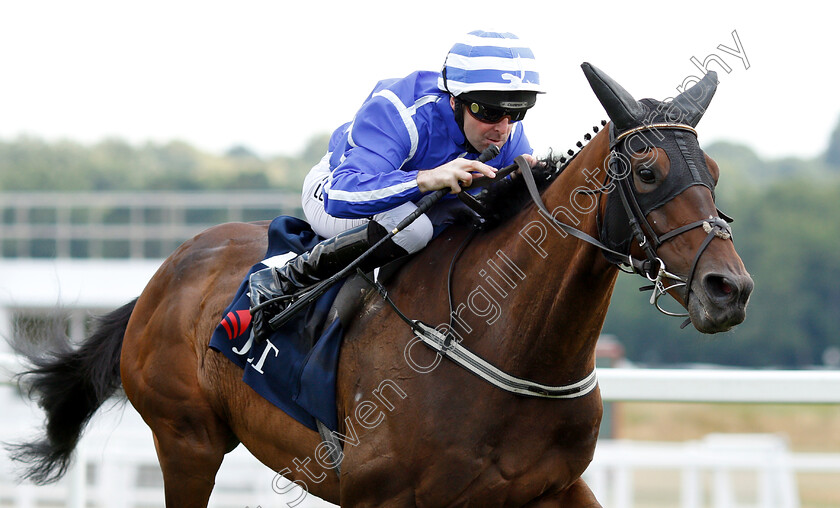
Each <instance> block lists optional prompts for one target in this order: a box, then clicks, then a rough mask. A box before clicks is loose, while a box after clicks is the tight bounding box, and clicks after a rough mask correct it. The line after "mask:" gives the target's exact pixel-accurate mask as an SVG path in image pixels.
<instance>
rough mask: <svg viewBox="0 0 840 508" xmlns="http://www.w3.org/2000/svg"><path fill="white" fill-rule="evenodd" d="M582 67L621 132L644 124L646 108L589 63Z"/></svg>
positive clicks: (584, 63)
mask: <svg viewBox="0 0 840 508" xmlns="http://www.w3.org/2000/svg"><path fill="white" fill-rule="evenodd" d="M580 66H581V68H582V69H583V73H584V74H585V75H586V79H588V80H589V86H591V87H592V90H593V91H594V92H595V95H596V96H597V97H598V100H599V101H601V105H602V106H604V109H605V110H606V111H607V115H609V117H610V120H612V121H613V123H615V127H616V128H617V129H618V130H619V131H622V130H624V129H629V128H631V127H637V126H639V125H640V124H641V123H642V122H643V119H644V116H645V109H644V107H643V106H642V105H641V104H639V103H638V102H637V101H636V99H634V98H633V96H632V95H630V93H629V92H628V91H627V90H625V89H624V87H622V86H621V85H619V84H618V83H616V82H615V80H613V79H612V78H611V77H609V76H607V75H606V73H604V71H602V70H601V69H599V68H597V67H595V66H594V65H592V64H590V63H589V62H583V63H582V64H581V65H580Z"/></svg>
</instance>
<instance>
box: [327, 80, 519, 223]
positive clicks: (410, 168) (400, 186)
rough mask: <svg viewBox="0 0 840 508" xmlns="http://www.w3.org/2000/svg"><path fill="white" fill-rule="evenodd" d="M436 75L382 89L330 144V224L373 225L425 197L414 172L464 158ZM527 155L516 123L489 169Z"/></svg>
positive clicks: (396, 82) (376, 90)
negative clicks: (357, 221)
mask: <svg viewBox="0 0 840 508" xmlns="http://www.w3.org/2000/svg"><path fill="white" fill-rule="evenodd" d="M439 76H440V73H437V72H429V71H419V72H415V73H412V74H410V75H408V76H406V77H405V78H402V79H391V80H385V81H380V82H379V83H378V84H377V85H376V87H375V88H374V89H373V91H372V92H371V94H370V95H369V96H368V98H367V99H366V100H365V102H364V103H363V104H362V107H361V108H360V109H359V111H358V112H357V113H356V116H355V118H354V119H353V121H352V122H350V123H347V124H345V125H342V126H341V127H339V128H338V129H337V130H336V131H335V132H334V133H333V134H332V137H331V138H330V143H329V152H331V153H332V156H331V158H330V171H331V174H330V178H329V180H328V181H327V184H326V185H325V186H324V207H325V209H326V212H327V213H328V214H329V215H332V216H333V217H339V218H360V217H370V216H373V215H375V214H377V213H380V212H384V211H386V210H390V209H392V208H394V207H396V206H399V205H401V204H403V203H405V202H407V201H417V200H418V199H420V198H421V197H422V193H421V192H420V189H418V187H417V171H418V170H425V169H433V168H436V167H438V166H440V165H442V164H445V163H447V162H449V161H451V160H453V159H455V158H457V157H461V156H465V157H466V158H468V159H475V158H477V154H466V152H465V148H464V147H465V139H464V134H463V133H462V132H461V129H460V128H459V127H458V125H457V123H456V122H455V115H454V114H453V111H452V107H451V106H450V104H449V94H448V93H446V92H442V91H441V90H440V89H439V88H438V77H439ZM523 153H528V154H530V153H532V150H531V145H530V144H529V143H528V139H527V138H526V137H525V133H524V131H523V129H522V125H521V124H520V123H516V124H514V125H513V129H512V131H511V134H510V137H509V138H508V141H507V143H505V145H504V146H503V147H502V148H501V153H500V154H499V155H498V156H497V157H496V158H495V159H493V160H492V161H490V163H489V164H490V165H491V166H493V167H496V168H503V167H505V166H508V165H510V164H512V163H513V159H514V158H516V157H517V156H519V155H522V154H523Z"/></svg>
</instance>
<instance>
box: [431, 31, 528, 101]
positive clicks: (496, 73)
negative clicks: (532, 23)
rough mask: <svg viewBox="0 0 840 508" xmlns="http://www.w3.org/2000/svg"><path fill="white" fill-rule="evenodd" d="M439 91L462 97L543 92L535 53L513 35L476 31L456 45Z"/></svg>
mask: <svg viewBox="0 0 840 508" xmlns="http://www.w3.org/2000/svg"><path fill="white" fill-rule="evenodd" d="M441 74H442V75H441V77H440V78H438V88H440V89H441V90H442V91H445V92H449V93H451V94H452V95H455V96H458V95H461V94H462V93H468V92H475V91H511V92H513V91H517V92H520V91H521V92H540V93H542V92H543V88H542V86H540V74H539V72H538V71H537V62H536V60H535V59H534V53H533V52H532V51H531V49H530V48H528V47H526V46H525V45H524V44H523V43H522V41H521V40H520V39H519V38H518V37H517V36H515V35H513V34H512V33H508V32H505V33H499V32H484V31H481V30H476V31H474V32H470V33H468V34H467V35H465V36H464V38H463V39H462V40H460V41H458V42H456V43H455V45H454V46H452V49H450V50H449V54H448V55H447V56H446V62H444V64H443V70H442V72H441Z"/></svg>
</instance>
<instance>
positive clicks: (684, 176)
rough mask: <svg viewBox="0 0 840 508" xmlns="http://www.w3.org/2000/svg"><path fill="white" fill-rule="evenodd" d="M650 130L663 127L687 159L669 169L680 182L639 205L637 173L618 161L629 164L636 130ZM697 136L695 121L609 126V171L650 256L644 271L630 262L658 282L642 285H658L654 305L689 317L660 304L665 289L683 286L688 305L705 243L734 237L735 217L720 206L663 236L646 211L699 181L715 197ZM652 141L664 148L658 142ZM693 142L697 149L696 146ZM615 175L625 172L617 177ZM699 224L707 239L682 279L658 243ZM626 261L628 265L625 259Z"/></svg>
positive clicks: (634, 234)
mask: <svg viewBox="0 0 840 508" xmlns="http://www.w3.org/2000/svg"><path fill="white" fill-rule="evenodd" d="M649 130H656V131H659V135H660V137H661V138H662V139H663V140H664V141H666V142H668V141H671V140H673V144H674V145H676V147H677V149H678V152H679V154H680V155H681V156H682V158H683V159H682V160H683V161H684V164H683V163H678V164H676V165H675V166H676V168H674V167H672V168H671V171H669V174H668V176H667V177H666V181H667V180H668V179H670V178H673V179H675V180H676V183H673V182H672V183H671V185H670V186H669V187H668V188H666V189H665V190H666V194H665V195H661V196H656V197H655V199H654V201H655V202H653V203H644V204H640V202H639V196H638V195H637V193H636V192H635V190H634V186H633V183H632V178H633V176H632V172H631V171H629V170H628V171H626V174H624V173H622V172H620V171H619V168H618V165H619V164H620V161H622V160H623V161H625V163H627V161H629V154H628V151H629V149H628V147H627V140H628V139H629V138H630V137H631V136H633V135H635V134H638V133H641V132H643V131H649ZM663 131H664V133H663ZM686 133H688V135H690V136H692V138H691V139H687V138H688V136H687V135H686ZM666 136H667V137H666ZM696 140H697V131H695V130H694V128H692V127H691V126H688V125H685V124H680V123H655V124H648V125H642V126H640V127H636V128H633V129H629V130H627V131H624V132H622V133H620V134H618V135H616V134H615V130H614V125H613V124H611V125H610V152H611V156H610V161H609V165H610V171H608V178H610V177H612V178H614V179H615V180H616V183H617V187H618V189H619V193H618V194H619V197H620V198H621V205H622V207H623V209H624V212H625V214H626V217H627V218H628V220H629V223H628V226H629V228H630V233H631V234H632V237H633V239H635V240H636V242H637V243H638V245H639V247H640V248H641V249H642V251H643V252H644V253H645V256H646V257H647V260H646V261H644V262H643V263H642V266H643V268H642V270H641V271H640V270H638V269H637V268H636V266H635V264H634V263H632V261H631V263H630V266H631V267H633V271H634V272H636V273H640V274H641V275H644V276H645V277H646V278H647V279H648V280H650V281H651V282H652V283H653V285H652V286H646V287H644V288H642V290H645V289H652V290H653V293H652V294H651V298H650V303H651V304H652V305H655V306H656V308H657V309H659V311H660V312H662V313H664V314H667V315H670V316H679V317H685V316H688V313H687V312H686V313H675V312H670V311H667V310H665V309H663V308H662V306H660V305H659V298H660V297H661V296H663V295H664V294H666V293H667V292H668V291H669V290H672V289H678V288H681V287H683V288H685V289H684V296H683V299H684V305H685V307H686V308H687V307H688V299H689V295H690V294H691V284H692V282H693V280H694V274H695V272H696V270H697V264H698V262H699V260H700V256H702V255H703V252H704V251H705V250H706V248H707V247H708V246H709V244H710V243H711V241H712V240H713V239H714V238H721V239H723V240H730V239H732V229H731V228H730V226H729V222H732V219H731V218H730V217H728V216H727V215H726V214H724V213H723V212H721V211H720V210H717V213H718V216H717V217H715V216H711V215H710V216H709V217H707V218H704V219H699V220H696V221H694V222H691V223H689V224H686V225H684V226H680V227H678V228H675V229H672V230H671V231H668V232H666V233H663V234H661V235H660V234H659V233H657V232H656V230H654V229H653V226H651V224H650V223H649V222H648V220H647V214H648V213H650V211H651V210H653V209H654V208H656V207H659V206H662V205H663V204H665V203H667V202H668V201H670V200H671V199H673V198H675V197H676V196H678V195H679V194H680V193H682V192H683V191H684V190H686V189H687V188H688V187H691V186H694V185H703V186H705V187H707V188H708V189H709V190H710V191H711V192H712V197H713V198H714V180H713V179H712V177H711V173H710V172H709V169H708V167H707V165H706V164H705V161H704V160H701V161H697V160H695V158H697V156H698V155H699V154H701V153H702V152H700V150H699V147H697V145H696ZM689 142H691V143H689ZM652 146H653V147H657V148H661V147H659V146H656V145H652ZM692 147H696V148H695V149H692ZM666 153H667V152H666ZM628 166H629V164H628ZM680 166H684V167H680ZM674 169H676V170H677V174H672V173H673V172H674V171H673V170H674ZM616 175H624V176H623V177H616ZM660 185H665V182H663V183H662V184H660ZM657 199H658V200H657ZM605 222H606V221H605ZM700 227H702V228H703V230H704V231H705V232H706V238H705V239H704V240H703V242H702V243H701V244H700V247H699V249H698V250H697V253H696V254H695V256H694V260H693V261H692V263H691V268H690V269H689V271H688V276H687V277H685V278H683V277H681V276H679V275H675V274H673V273H670V272H668V270H667V269H666V267H665V263H664V262H663V261H662V259H661V258H660V257H659V256H658V255H657V250H658V249H659V247H661V246H662V244H664V243H665V242H667V241H669V240H671V239H673V238H676V237H677V236H679V235H681V234H683V233H686V232H688V231H691V230H693V229H696V228H700ZM602 240H605V241H607V243H608V244H609V243H611V242H609V241H608V240H607V239H605V238H603V234H602ZM628 246H629V244H628ZM628 250H629V248H628ZM608 257H609V256H608ZM627 258H629V259H631V260H632V258H631V257H630V255H629V253H628V254H627ZM616 264H619V263H616ZM621 264H624V263H623V260H622V262H621ZM663 279H669V280H672V281H676V282H673V283H671V284H670V285H667V286H666V285H665V282H664V281H663ZM690 322H691V321H690V320H686V322H684V323H683V325H682V326H683V327H685V326H687V325H688V324H689V323H690Z"/></svg>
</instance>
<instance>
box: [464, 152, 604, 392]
mask: <svg viewBox="0 0 840 508" xmlns="http://www.w3.org/2000/svg"><path fill="white" fill-rule="evenodd" d="M606 146H607V143H606V137H605V136H596V138H595V139H593V140H592V142H590V144H589V146H587V149H586V150H585V151H584V152H582V153H581V154H579V155H578V157H577V158H576V159H575V160H574V161H572V163H571V164H570V165H569V167H567V168H566V169H565V171H564V172H563V173H562V174H561V175H560V176H559V177H558V179H557V180H556V181H555V182H554V183H552V184H551V186H550V187H549V188H548V189H547V190H546V191H545V192H544V193H543V196H542V197H543V201H544V202H545V205H546V208H547V209H548V210H549V211H551V212H552V213H553V214H554V215H555V217H556V218H557V220H559V221H561V222H563V223H566V224H568V225H571V226H574V227H576V228H577V229H580V230H582V231H584V232H586V233H588V234H590V235H591V236H593V237H595V238H597V237H598V233H597V229H598V226H597V223H598V220H597V211H596V210H595V209H594V208H595V207H597V206H599V205H603V203H599V202H598V200H597V196H592V197H588V196H587V195H586V194H581V193H579V192H577V191H579V190H581V188H587V189H594V188H597V187H598V184H597V181H600V182H603V181H604V176H605V173H604V171H603V170H601V171H598V172H596V170H593V169H589V170H587V173H584V171H583V170H584V168H598V167H600V166H601V164H602V162H603V160H604V158H605V156H606V153H607V151H606V150H607V147H606ZM599 158H600V160H599ZM488 236H489V237H488V238H483V239H482V243H483V247H482V248H480V249H478V250H479V251H480V252H481V253H483V254H484V255H485V257H486V256H487V254H488V253H489V254H490V261H493V262H494V263H495V266H493V263H491V262H490V261H487V264H488V265H489V267H490V268H491V269H490V270H486V272H485V274H484V276H483V277H484V280H485V282H486V286H487V288H486V290H487V293H488V296H495V297H496V299H497V300H498V301H500V306H499V307H500V309H503V310H506V311H508V312H509V314H508V315H507V316H504V317H505V319H501V318H500V319H498V320H497V321H496V322H494V323H492V324H490V325H488V327H487V329H486V330H483V331H481V332H479V336H482V339H481V340H480V342H481V343H482V345H481V349H484V350H486V352H487V353H488V354H491V355H492V356H493V357H495V358H496V360H497V361H499V362H502V363H504V364H507V366H508V367H509V368H510V369H511V370H512V371H515V372H517V373H518V374H519V375H524V376H530V377H532V378H534V379H538V380H540V382H556V383H563V382H569V381H570V380H571V379H570V378H569V376H574V375H575V374H574V373H585V372H587V369H591V368H592V363H593V362H594V350H595V343H596V341H597V338H598V335H599V333H600V330H601V326H602V325H603V322H604V317H605V316H606V311H607V307H608V305H609V300H610V296H611V294H612V289H613V284H614V283H615V278H616V274H617V271H616V269H615V268H614V267H612V265H610V264H609V263H607V262H606V260H605V259H604V256H603V255H602V254H601V252H600V250H599V249H598V248H596V247H593V246H591V245H589V244H586V243H584V242H582V241H580V240H577V239H574V238H572V237H564V236H565V235H564V234H563V233H561V232H560V231H559V229H556V228H555V226H553V225H552V224H551V220H550V219H548V218H547V217H546V216H545V215H544V214H543V213H541V212H539V211H538V209H537V207H536V206H529V207H527V208H526V210H525V211H523V212H522V213H520V214H519V215H518V216H517V217H516V218H515V219H513V220H512V221H510V222H509V223H508V224H506V225H504V226H502V227H500V228H499V230H498V231H496V232H495V233H494V234H492V235H488ZM473 262H477V263H481V262H482V260H481V258H480V256H478V257H477V258H473ZM496 268H499V269H501V270H497V269H496ZM500 271H501V272H502V273H499V272H500ZM479 274H480V275H481V272H479ZM511 283H512V284H515V286H516V287H513V285H512V284H511ZM483 285H484V284H483ZM496 286H498V287H496ZM493 290H495V291H493ZM500 290H501V291H500ZM486 299H488V298H487V297H485V300H486ZM481 301H484V300H482V299H481V298H479V297H478V296H476V297H474V298H473V302H472V304H473V305H474V306H475V307H477V310H482V308H481V305H480V302H481ZM467 303H468V304H470V301H468V302H467ZM485 334H486V335H487V338H484V337H483V336H484V335H485ZM493 351H495V352H493Z"/></svg>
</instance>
